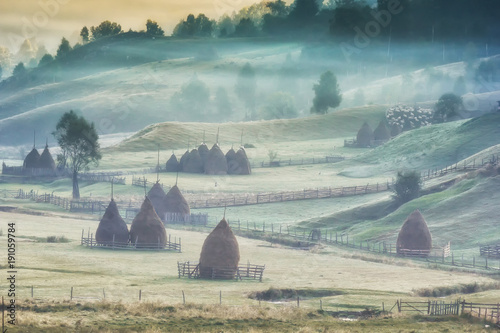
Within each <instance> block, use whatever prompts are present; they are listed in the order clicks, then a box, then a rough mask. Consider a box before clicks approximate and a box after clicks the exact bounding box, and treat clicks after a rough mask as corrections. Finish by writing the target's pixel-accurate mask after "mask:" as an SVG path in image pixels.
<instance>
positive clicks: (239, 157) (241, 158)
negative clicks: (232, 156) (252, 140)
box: [236, 147, 252, 175]
mask: <svg viewBox="0 0 500 333" xmlns="http://www.w3.org/2000/svg"><path fill="white" fill-rule="evenodd" d="M236 161H238V164H239V166H240V170H239V173H238V174H239V175H249V174H251V173H252V169H251V168H250V162H249V161H248V157H247V153H246V152H245V149H244V148H243V147H241V148H240V149H238V152H237V153H236Z"/></svg>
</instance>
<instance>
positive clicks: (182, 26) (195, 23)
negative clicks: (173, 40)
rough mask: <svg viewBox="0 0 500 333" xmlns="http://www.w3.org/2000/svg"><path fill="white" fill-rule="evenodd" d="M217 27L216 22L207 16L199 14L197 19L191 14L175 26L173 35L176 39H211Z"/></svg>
mask: <svg viewBox="0 0 500 333" xmlns="http://www.w3.org/2000/svg"><path fill="white" fill-rule="evenodd" d="M215 27H216V22H215V21H214V20H210V19H209V18H208V17H206V16H205V14H199V15H198V17H196V18H195V17H194V15H193V14H189V15H188V17H187V18H186V20H185V21H183V20H181V21H180V22H179V24H177V25H176V26H175V28H174V32H173V35H174V36H176V37H192V36H201V37H210V36H212V34H213V32H214V30H215Z"/></svg>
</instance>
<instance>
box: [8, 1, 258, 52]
mask: <svg viewBox="0 0 500 333" xmlns="http://www.w3.org/2000/svg"><path fill="white" fill-rule="evenodd" d="M255 2H257V1H256V0H183V1H176V0H0V46H4V47H7V48H9V49H10V50H11V52H12V53H15V52H17V50H18V49H19V45H21V43H22V42H23V40H25V39H27V38H28V39H31V38H36V40H37V42H38V43H40V44H43V45H45V46H46V48H47V49H48V50H49V52H54V51H55V50H56V48H57V46H58V44H59V43H60V41H61V38H62V37H66V38H67V39H69V40H70V42H72V43H75V42H76V41H77V38H78V36H79V32H80V30H81V28H82V27H83V26H87V27H90V26H96V25H98V24H99V23H101V22H102V21H105V20H110V21H112V22H117V23H119V24H120V25H121V26H122V29H123V30H125V31H126V30H128V29H129V28H131V29H132V30H143V29H145V24H146V20H147V19H152V20H154V21H157V22H158V24H159V25H160V26H161V27H162V28H163V29H164V30H165V32H166V34H167V35H170V33H171V32H172V30H173V28H174V27H175V25H176V24H177V23H178V22H179V21H180V20H181V19H183V18H185V17H186V16H187V15H188V14H190V13H192V14H195V15H196V14H199V13H204V14H205V15H207V16H208V17H210V18H218V17H220V16H221V15H222V14H224V13H228V14H231V13H232V12H233V11H238V10H240V9H241V8H243V7H246V6H249V5H251V4H253V3H255Z"/></svg>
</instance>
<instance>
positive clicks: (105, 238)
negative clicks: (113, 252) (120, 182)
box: [95, 199, 129, 245]
mask: <svg viewBox="0 0 500 333" xmlns="http://www.w3.org/2000/svg"><path fill="white" fill-rule="evenodd" d="M113 237H114V244H119V245H126V244H127V243H128V240H129V233H128V228H127V224H126V223H125V221H123V219H122V217H121V216H120V212H118V207H117V206H116V202H115V201H114V200H113V199H111V202H110V203H109V205H108V208H106V211H105V212H104V215H103V217H102V219H101V222H99V226H98V227H97V230H96V232H95V240H96V242H97V243H99V244H103V245H111V244H113Z"/></svg>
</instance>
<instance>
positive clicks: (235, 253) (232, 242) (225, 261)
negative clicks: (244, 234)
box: [200, 218, 240, 279]
mask: <svg viewBox="0 0 500 333" xmlns="http://www.w3.org/2000/svg"><path fill="white" fill-rule="evenodd" d="M239 262H240V249H239V246H238V241H237V240H236V237H235V236H234V234H233V231H232V230H231V227H229V224H228V223H227V221H226V219H225V218H223V219H222V220H221V221H220V223H219V224H218V225H217V227H215V229H214V230H213V231H212V232H211V233H210V235H208V236H207V238H206V239H205V242H204V243H203V247H202V249H201V255H200V277H201V278H206V279H211V278H216V279H233V278H234V275H235V274H236V271H237V269H238V263H239Z"/></svg>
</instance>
